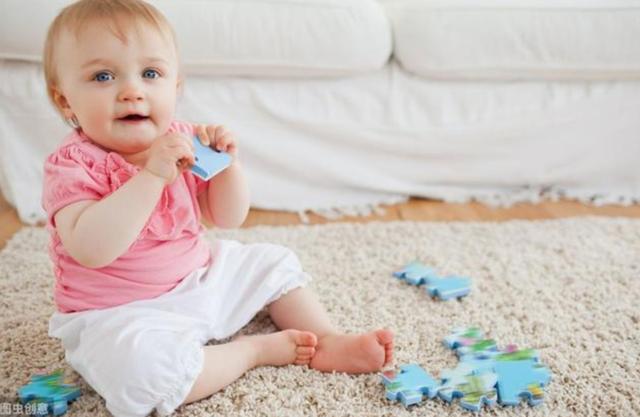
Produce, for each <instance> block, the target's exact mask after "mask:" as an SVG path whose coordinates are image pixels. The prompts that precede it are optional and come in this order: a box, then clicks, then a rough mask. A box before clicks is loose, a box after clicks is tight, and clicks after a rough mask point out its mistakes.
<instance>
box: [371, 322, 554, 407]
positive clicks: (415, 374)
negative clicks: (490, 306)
mask: <svg viewBox="0 0 640 417" xmlns="http://www.w3.org/2000/svg"><path fill="white" fill-rule="evenodd" d="M443 343H444V345H445V346H447V347H449V348H451V349H454V350H455V351H456V353H457V354H458V357H459V362H458V366H457V367H456V368H454V369H447V370H444V371H443V372H442V374H441V384H438V383H437V382H436V381H434V380H433V378H431V377H430V376H429V374H428V373H426V372H425V371H424V370H423V369H422V368H420V367H419V366H418V365H405V366H403V367H401V369H402V371H401V372H400V373H399V374H396V373H394V372H390V373H385V374H384V375H383V383H384V384H385V386H386V387H387V394H386V395H387V398H388V399H391V400H396V401H400V402H402V403H403V404H404V405H405V406H408V405H411V404H417V403H419V402H420V401H422V398H423V396H425V395H426V396H428V397H430V398H431V397H433V396H435V395H436V394H437V395H438V396H439V397H440V398H442V399H443V400H445V401H447V402H452V401H453V400H454V399H455V398H460V406H461V407H463V408H464V409H467V410H472V411H476V412H477V411H480V410H481V409H482V407H483V406H484V405H486V406H493V405H495V404H496V403H499V404H501V405H518V404H519V403H520V402H521V400H522V399H523V398H524V399H526V400H527V401H528V403H529V405H531V406H535V405H538V404H540V403H541V402H542V401H543V399H544V391H543V387H544V386H546V385H547V384H548V383H549V381H550V380H551V373H550V371H549V369H548V368H546V367H544V366H543V365H541V364H540V363H539V354H538V352H537V351H536V350H534V349H518V348H517V346H515V345H507V347H506V348H503V349H498V348H497V345H496V343H495V341H493V340H491V339H484V334H483V333H482V331H481V330H480V329H479V328H477V327H468V328H464V327H458V328H455V329H454V330H453V334H451V335H449V336H447V337H445V338H444V341H443Z"/></svg>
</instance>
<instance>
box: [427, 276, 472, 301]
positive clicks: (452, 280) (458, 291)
mask: <svg viewBox="0 0 640 417" xmlns="http://www.w3.org/2000/svg"><path fill="white" fill-rule="evenodd" d="M470 291H471V280H470V279H469V278H467V277H457V276H451V277H446V278H439V277H429V278H428V279H427V292H428V293H429V295H430V296H432V297H438V298H439V299H441V300H442V301H447V300H450V299H452V298H462V297H465V296H467V295H469V292H470Z"/></svg>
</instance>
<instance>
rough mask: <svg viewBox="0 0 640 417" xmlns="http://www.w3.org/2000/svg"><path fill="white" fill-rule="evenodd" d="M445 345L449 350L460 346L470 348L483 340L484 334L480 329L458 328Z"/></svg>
mask: <svg viewBox="0 0 640 417" xmlns="http://www.w3.org/2000/svg"><path fill="white" fill-rule="evenodd" d="M452 332H453V333H451V334H450V335H449V336H447V337H445V338H444V340H443V343H444V345H445V346H446V347H448V348H449V349H457V348H458V347H460V346H469V345H472V344H474V343H475V342H477V341H478V340H482V339H483V338H484V333H483V332H482V330H480V328H478V327H456V328H454V329H453V331H452Z"/></svg>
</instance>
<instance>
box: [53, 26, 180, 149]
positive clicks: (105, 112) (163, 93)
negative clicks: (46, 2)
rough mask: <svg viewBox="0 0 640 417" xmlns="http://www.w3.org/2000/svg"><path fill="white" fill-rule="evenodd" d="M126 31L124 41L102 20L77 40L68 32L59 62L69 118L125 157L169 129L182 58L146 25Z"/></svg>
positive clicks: (147, 145) (91, 135) (63, 36)
mask: <svg viewBox="0 0 640 417" xmlns="http://www.w3.org/2000/svg"><path fill="white" fill-rule="evenodd" d="M125 34H126V40H127V41H126V42H123V41H121V40H120V39H118V37H117V36H115V35H114V34H113V33H112V32H111V31H110V30H109V29H108V27H107V26H106V24H104V23H101V22H96V23H94V24H90V25H89V26H88V27H87V29H85V30H83V31H82V32H81V33H80V34H79V36H78V37H77V38H76V37H75V36H74V35H73V33H71V32H66V33H63V34H62V36H61V39H60V44H59V47H58V51H59V52H58V54H57V61H56V62H57V63H58V64H57V65H58V67H57V70H58V80H59V90H60V91H59V92H60V94H61V96H62V97H63V100H62V101H63V102H66V103H65V104H63V106H62V107H63V113H64V115H65V117H67V118H70V116H71V115H75V116H76V117H77V119H78V121H79V123H80V126H81V127H82V130H83V132H84V133H85V134H86V135H87V136H89V137H90V138H91V139H92V140H94V141H95V142H96V143H98V144H100V145H102V146H104V147H105V148H108V149H110V150H113V151H116V152H119V153H121V154H123V155H125V156H126V155H127V154H134V153H138V152H141V151H144V150H146V149H147V148H149V146H150V145H151V143H152V142H153V140H154V139H155V138H156V137H158V136H160V135H162V134H164V133H165V132H166V131H167V129H168V127H169V124H170V123H171V121H172V119H173V117H174V112H175V106H176V96H177V91H178V57H177V56H176V51H175V47H174V45H173V44H172V43H171V42H169V41H167V40H166V39H165V38H164V37H163V36H162V34H161V33H160V32H159V31H158V30H157V29H155V28H153V27H151V26H149V25H147V24H140V25H139V30H138V31H136V30H135V29H134V28H131V29H129V30H128V31H127V32H126V33H125ZM65 105H66V106H68V107H67V108H65Z"/></svg>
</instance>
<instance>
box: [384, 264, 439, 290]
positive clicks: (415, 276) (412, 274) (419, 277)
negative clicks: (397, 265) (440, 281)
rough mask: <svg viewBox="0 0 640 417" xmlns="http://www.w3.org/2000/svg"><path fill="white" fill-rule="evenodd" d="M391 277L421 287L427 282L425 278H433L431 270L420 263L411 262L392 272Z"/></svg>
mask: <svg viewBox="0 0 640 417" xmlns="http://www.w3.org/2000/svg"><path fill="white" fill-rule="evenodd" d="M393 276H394V277H396V278H398V279H402V280H405V281H407V282H408V283H409V284H411V285H423V284H425V283H426V282H427V278H429V277H431V276H435V271H434V270H433V268H429V267H428V266H424V265H423V264H421V263H420V262H417V261H415V262H411V263H410V264H408V265H407V266H405V267H404V268H402V269H401V270H399V271H397V272H394V273H393Z"/></svg>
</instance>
